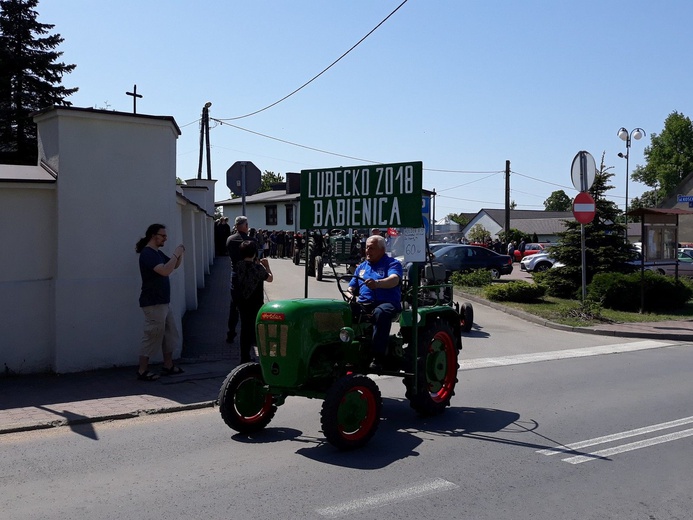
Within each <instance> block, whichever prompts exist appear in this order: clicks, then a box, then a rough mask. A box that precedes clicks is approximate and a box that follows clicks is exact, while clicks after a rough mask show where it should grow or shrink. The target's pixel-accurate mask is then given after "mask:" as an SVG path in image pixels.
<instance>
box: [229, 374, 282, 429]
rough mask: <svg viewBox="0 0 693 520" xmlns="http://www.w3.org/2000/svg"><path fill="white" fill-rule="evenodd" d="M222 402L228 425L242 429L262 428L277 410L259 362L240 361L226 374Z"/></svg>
mask: <svg viewBox="0 0 693 520" xmlns="http://www.w3.org/2000/svg"><path fill="white" fill-rule="evenodd" d="M218 404H219V413H221V417H222V419H224V422H225V423H226V425H227V426H228V427H229V428H233V429H234V430H236V431H237V432H240V433H253V432H257V431H260V430H262V429H263V428H264V427H265V426H267V425H268V424H269V422H270V421H271V420H272V418H273V417H274V414H275V413H276V411H277V406H276V405H275V404H274V403H273V401H272V394H270V393H269V392H268V391H267V387H266V386H265V381H264V379H263V377H262V369H261V368H260V365H259V364H258V363H245V364H243V365H239V366H237V367H236V368H234V369H233V370H232V371H231V373H230V374H229V375H228V376H226V380H224V383H223V384H222V385H221V389H220V390H219V399H218Z"/></svg>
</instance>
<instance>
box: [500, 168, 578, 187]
mask: <svg viewBox="0 0 693 520" xmlns="http://www.w3.org/2000/svg"><path fill="white" fill-rule="evenodd" d="M510 173H514V174H515V175H519V176H520V177H524V178H526V179H532V180H533V181H537V182H543V183H544V184H551V185H552V186H558V187H559V188H563V189H567V190H573V189H574V188H571V187H568V186H564V185H563V184H556V183H555V182H549V181H545V180H542V179H537V178H536V177H531V176H529V175H524V174H522V173H520V172H516V171H512V170H511V172H510Z"/></svg>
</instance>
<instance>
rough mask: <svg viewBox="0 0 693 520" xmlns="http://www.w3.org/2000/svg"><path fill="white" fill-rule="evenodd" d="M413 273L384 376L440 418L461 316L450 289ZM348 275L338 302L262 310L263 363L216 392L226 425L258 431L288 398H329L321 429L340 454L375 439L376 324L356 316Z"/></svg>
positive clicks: (276, 304)
mask: <svg viewBox="0 0 693 520" xmlns="http://www.w3.org/2000/svg"><path fill="white" fill-rule="evenodd" d="M411 272H412V273H414V274H413V277H414V279H413V280H409V281H408V280H406V277H405V280H403V282H402V283H403V286H402V299H403V302H402V308H403V310H402V312H401V313H400V315H399V317H398V322H399V330H398V331H397V332H396V333H394V334H391V335H390V338H389V344H388V349H387V357H386V359H385V361H384V363H383V366H382V370H381V371H379V372H378V373H379V374H384V375H389V376H396V377H401V378H402V381H403V383H404V386H405V388H406V393H405V395H406V398H407V399H408V400H409V403H410V405H411V407H412V408H413V409H414V410H415V411H416V412H418V413H419V414H420V415H423V416H430V415H436V414H440V413H442V412H443V411H444V410H445V409H446V407H447V406H449V405H450V399H451V398H452V396H453V395H454V394H455V385H456V383H457V371H458V369H459V364H458V362H457V358H458V354H459V352H460V350H461V348H462V342H461V336H460V335H461V330H462V328H463V325H464V319H463V318H462V319H461V317H460V308H459V304H457V303H455V302H453V301H452V286H451V285H449V284H436V285H431V286H421V285H419V276H418V269H413V270H411ZM352 276H353V275H341V276H339V277H337V287H338V289H339V292H340V293H341V296H342V298H341V299H316V298H303V299H291V300H280V301H273V302H268V303H266V304H265V305H264V306H263V307H262V308H261V310H260V312H259V313H258V316H257V320H256V327H257V341H258V345H257V346H258V354H259V362H251V363H245V364H243V365H239V366H238V367H236V368H235V369H234V370H233V371H231V373H230V374H229V375H228V376H227V377H226V380H225V381H224V383H223V385H222V387H221V389H220V392H219V398H218V405H219V411H220V413H221V416H222V418H223V420H224V422H225V423H226V424H227V425H228V426H229V427H231V428H232V429H234V430H236V431H238V432H240V433H244V434H250V433H253V432H257V431H259V430H261V429H263V428H264V427H265V426H267V425H268V424H269V422H270V421H271V420H272V418H273V417H274V415H275V413H276V411H277V407H278V406H280V405H282V404H283V403H284V402H285V400H286V398H287V397H288V396H303V397H307V398H314V399H322V400H323V404H322V410H321V424H322V431H323V433H324V435H325V438H326V439H327V441H328V442H329V443H331V444H332V445H334V446H335V447H337V448H338V449H341V450H349V449H354V448H359V447H362V446H364V445H365V444H366V443H367V442H368V441H369V440H370V439H371V438H372V437H373V435H374V434H375V432H376V430H377V428H378V424H379V422H380V414H381V408H382V398H381V394H380V390H379V389H378V386H377V385H376V383H375V381H374V380H373V379H371V378H370V377H368V374H369V373H370V372H369V364H370V361H371V360H372V351H371V337H372V325H371V323H370V322H368V321H366V319H364V320H363V321H359V319H356V320H355V319H354V318H353V316H352V311H351V308H350V304H349V303H348V299H347V296H346V284H347V282H348V281H349V280H351V278H352ZM414 316H418V318H417V319H414V318H413V317H414ZM393 325H394V324H393ZM394 328H395V327H393V329H394Z"/></svg>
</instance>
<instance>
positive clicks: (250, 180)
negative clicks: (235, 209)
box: [226, 161, 262, 215]
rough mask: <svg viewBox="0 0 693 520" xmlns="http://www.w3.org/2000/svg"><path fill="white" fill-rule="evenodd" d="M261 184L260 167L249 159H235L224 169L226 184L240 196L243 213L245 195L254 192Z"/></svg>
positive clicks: (243, 211)
mask: <svg viewBox="0 0 693 520" xmlns="http://www.w3.org/2000/svg"><path fill="white" fill-rule="evenodd" d="M260 184H262V174H261V173H260V169H259V168H258V167H257V166H255V165H254V164H253V163H251V162H250V161H236V162H235V163H233V165H232V166H231V168H229V169H228V170H226V185H227V186H228V187H229V189H230V190H231V191H232V192H234V193H235V194H236V195H240V196H241V203H242V206H243V208H242V210H241V211H242V213H243V215H245V196H246V195H250V194H253V193H255V192H256V191H257V190H258V188H260Z"/></svg>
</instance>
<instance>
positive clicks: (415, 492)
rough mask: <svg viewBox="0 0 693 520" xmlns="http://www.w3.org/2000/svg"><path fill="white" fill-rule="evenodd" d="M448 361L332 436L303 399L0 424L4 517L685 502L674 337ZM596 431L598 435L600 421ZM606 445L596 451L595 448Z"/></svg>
mask: <svg viewBox="0 0 693 520" xmlns="http://www.w3.org/2000/svg"><path fill="white" fill-rule="evenodd" d="M526 361H527V362H523V363H520V364H514V365H505V366H493V367H488V368H470V369H466V368H464V367H463V369H462V370H461V371H460V383H459V386H458V391H457V395H456V396H455V398H454V400H453V406H452V407H451V408H450V409H448V410H447V412H446V413H445V414H443V415H442V416H439V417H435V418H429V419H421V418H418V417H417V416H416V415H415V413H414V412H413V411H412V410H411V409H410V408H409V406H408V403H407V402H406V401H405V400H403V387H402V384H401V382H400V381H399V379H395V378H377V384H378V386H379V387H380V389H381V391H382V392H383V396H384V409H383V410H384V411H383V420H382V422H381V425H380V428H379V431H378V433H377V435H376V436H375V438H374V439H373V440H372V441H371V443H370V444H369V445H368V446H366V447H365V448H364V449H362V450H359V451H357V452H351V453H341V452H337V451H336V450H335V449H334V448H333V447H332V446H330V445H328V444H326V443H325V442H324V439H323V437H322V434H321V432H320V420H319V414H320V406H321V402H320V401H316V400H308V399H302V398H290V399H289V400H288V401H287V403H286V404H285V405H284V406H282V407H281V408H280V409H279V411H278V413H277V415H276V417H275V419H274V421H273V422H272V423H271V424H270V425H269V427H268V428H267V429H266V430H264V431H263V432H261V433H260V434H257V435H255V436H254V437H252V438H245V437H241V436H237V435H234V432H233V431H232V430H230V429H228V428H227V427H226V426H225V425H224V424H223V422H222V421H221V418H220V417H219V415H218V413H217V411H216V410H215V409H207V410H201V411H197V412H187V413H178V414H171V415H164V416H155V417H148V418H142V419H135V420H130V421H121V422H115V423H104V424H93V425H83V426H75V427H73V428H72V429H68V428H59V429H53V430H48V431H36V432H30V433H24V434H11V435H4V436H2V437H0V456H1V457H2V460H3V474H2V478H0V490H1V491H2V492H1V493H0V511H3V515H8V516H7V518H13V519H24V518H27V519H29V518H32V519H35V518H103V519H110V518H114V519H115V518H119V519H141V518H148V519H158V518H161V519H164V518H203V517H204V518H231V519H234V520H243V519H253V520H255V519H258V518H262V519H287V518H304V519H311V518H315V519H322V518H341V517H351V518H362V519H382V518H398V519H417V520H418V519H420V518H431V517H436V518H470V519H471V518H473V519H479V520H485V519H489V520H490V519H493V520H497V519H505V518H508V519H510V518H512V519H515V518H533V519H538V520H541V519H546V520H556V519H559V518H560V519H562V520H568V519H576V520H578V519H579V520H585V519H599V520H603V519H604V518H623V519H629V520H631V519H659V518H662V519H671V518H690V511H691V506H692V505H693V504H692V503H691V494H690V482H691V481H693V465H691V456H690V453H692V452H693V437H691V435H693V427H691V424H692V423H693V418H692V417H690V415H691V410H693V397H692V396H691V393H690V383H689V381H690V367H691V366H693V350H691V348H690V346H672V347H669V348H658V349H648V350H641V351H633V352H625V353H622V354H617V355H601V356H588V357H581V358H570V359H556V360H549V361H540V362H537V361H535V362H531V361H528V360H526ZM607 436H609V437H608V438H606V439H604V437H607ZM603 450H609V451H603Z"/></svg>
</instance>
